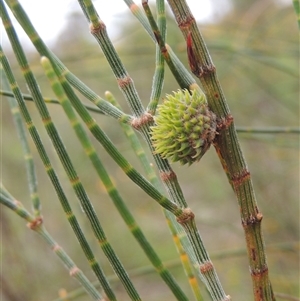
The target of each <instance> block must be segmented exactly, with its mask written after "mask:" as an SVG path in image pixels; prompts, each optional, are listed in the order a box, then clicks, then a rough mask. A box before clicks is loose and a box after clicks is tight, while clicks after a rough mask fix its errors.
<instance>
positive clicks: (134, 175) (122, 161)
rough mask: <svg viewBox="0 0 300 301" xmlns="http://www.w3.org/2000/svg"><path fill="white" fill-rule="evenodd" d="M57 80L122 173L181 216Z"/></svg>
mask: <svg viewBox="0 0 300 301" xmlns="http://www.w3.org/2000/svg"><path fill="white" fill-rule="evenodd" d="M59 80H60V83H61V84H62V86H63V87H64V90H65V93H66V95H67V96H68V98H69V100H70V101H71V103H72V106H73V107H74V108H75V110H76V111H77V113H78V114H79V116H80V117H81V119H82V120H83V121H84V123H85V124H86V125H87V127H88V128H89V130H90V131H91V133H92V134H93V135H94V137H95V138H96V139H97V140H98V141H99V142H100V143H101V145H102V146H103V147H104V149H105V150H106V151H107V153H108V154H109V155H110V156H111V157H112V158H113V159H114V160H115V162H116V163H117V164H118V165H119V166H120V168H121V169H122V170H123V171H124V173H125V174H126V175H127V176H128V177H129V178H130V179H131V180H132V181H133V182H134V183H136V184H137V185H138V186H139V187H140V188H142V189H143V190H144V191H145V192H146V193H147V194H148V195H149V196H150V197H152V198H153V199H154V200H156V201H157V202H158V203H159V204H160V205H161V206H162V207H164V208H165V209H167V210H169V211H171V212H172V213H173V214H174V215H175V216H181V215H182V214H184V213H183V210H182V209H181V208H180V207H179V206H178V205H176V204H175V203H173V202H172V201H170V200H169V199H168V198H167V197H165V196H164V195H162V194H161V193H160V192H159V191H158V190H157V189H156V188H155V187H154V186H153V185H152V184H151V183H149V182H148V181H147V180H146V179H145V178H144V177H143V176H142V175H141V174H140V173H139V172H138V171H137V170H136V169H134V168H133V166H132V165H131V164H130V163H129V162H128V161H127V160H126V158H125V157H124V156H123V155H122V154H121V153H120V152H119V151H118V149H117V148H116V147H115V145H114V144H113V143H112V142H111V141H110V139H109V138H108V137H107V135H106V134H105V133H104V132H103V131H102V129H101V128H100V127H99V125H98V124H97V123H96V122H95V121H94V119H93V118H92V116H91V115H90V114H89V112H88V111H87V109H86V108H85V107H84V106H83V105H82V103H81V102H80V100H79V98H78V97H77V96H76V94H75V93H74V91H73V90H72V88H71V86H70V84H69V83H68V82H67V80H66V79H65V78H64V77H63V75H62V74H59Z"/></svg>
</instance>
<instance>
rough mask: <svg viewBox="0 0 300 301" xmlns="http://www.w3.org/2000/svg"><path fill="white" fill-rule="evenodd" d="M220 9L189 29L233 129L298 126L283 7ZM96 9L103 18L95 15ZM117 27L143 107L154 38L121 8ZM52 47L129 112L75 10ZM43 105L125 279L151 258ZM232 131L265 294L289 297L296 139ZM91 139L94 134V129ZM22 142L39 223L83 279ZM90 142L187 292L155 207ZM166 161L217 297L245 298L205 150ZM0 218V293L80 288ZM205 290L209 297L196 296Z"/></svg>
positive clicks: (6, 134) (234, 222) (146, 294)
mask: <svg viewBox="0 0 300 301" xmlns="http://www.w3.org/2000/svg"><path fill="white" fill-rule="evenodd" d="M215 5H216V6H217V5H220V3H219V2H216V3H215ZM230 5H231V6H230V9H228V13H227V14H225V15H222V14H220V13H217V10H216V13H215V15H214V17H213V19H212V21H211V22H208V23H201V24H199V28H200V30H201V31H202V33H203V36H204V38H205V41H206V43H207V46H208V48H209V50H210V52H211V56H212V59H213V61H214V64H215V66H216V67H217V72H218V75H219V80H220V82H221V84H222V87H223V89H224V92H225V95H226V98H227V100H228V103H229V106H230V109H231V111H232V114H233V116H234V118H235V122H236V126H249V127H269V126H283V127H286V126H299V98H298V92H299V82H298V71H299V70H298V37H299V32H298V28H297V21H296V15H295V12H294V11H293V7H292V6H291V5H281V4H280V3H279V2H277V1H262V0H258V1H251V3H249V1H231V2H230ZM199 9H201V4H200V3H199ZM99 13H100V16H101V11H100V12H99ZM115 26H116V28H118V30H120V33H119V35H118V37H117V38H115V39H114V45H115V47H116V49H117V51H118V53H119V55H120V57H121V59H122V61H123V63H124V65H125V67H126V68H127V70H128V72H129V74H130V76H131V77H132V78H133V80H134V83H135V86H136V88H137V90H138V92H139V94H140V97H141V99H142V100H143V103H144V105H145V106H146V105H147V103H148V101H149V96H150V93H151V85H152V77H153V72H154V68H155V45H154V44H153V42H152V41H151V40H150V38H149V37H148V36H147V34H146V33H145V31H144V30H143V29H142V27H141V26H140V25H139V23H138V22H137V21H136V20H135V18H134V17H133V16H132V15H131V14H130V12H128V13H127V14H125V15H124V16H123V15H122V18H120V20H119V21H117V22H116V23H115ZM167 26H168V34H167V43H168V44H169V45H170V46H171V47H172V48H173V50H174V51H175V52H176V54H177V55H178V56H179V57H180V58H181V59H182V62H183V63H184V64H185V65H186V66H188V64H187V58H186V47H185V42H184V39H183V37H182V35H181V33H180V31H179V30H178V28H177V26H176V24H175V22H174V20H173V18H172V17H171V15H170V14H169V16H168V25H167ZM70 29H71V30H70ZM1 30H3V29H1ZM4 46H5V47H4V48H5V50H6V53H7V54H8V56H9V58H10V63H11V65H12V67H13V70H14V71H15V75H16V77H17V79H18V83H19V85H20V87H21V88H22V91H23V92H24V93H28V92H27V89H26V86H25V83H24V80H23V78H22V76H21V75H20V71H19V68H18V66H17V64H16V61H15V58H14V57H13V54H12V53H11V50H10V49H9V47H8V45H4ZM51 49H52V50H53V51H54V52H55V53H56V54H57V55H58V56H59V58H60V59H61V60H62V61H63V62H64V63H65V64H66V66H67V67H68V68H69V69H70V70H71V71H72V72H73V73H75V74H76V75H77V76H78V77H79V78H80V79H82V80H83V81H84V82H85V83H86V84H87V85H88V86H90V87H91V88H92V89H94V91H95V92H97V93H98V94H99V95H100V96H102V97H103V95H104V93H105V91H107V90H109V91H111V92H112V93H113V94H114V95H115V96H116V98H117V100H118V101H119V102H120V103H121V104H122V106H123V108H124V110H125V111H126V112H128V113H129V109H128V107H127V105H126V103H125V100H124V98H123V96H122V94H121V92H120V91H119V89H118V87H117V84H116V81H115V78H114V76H113V74H112V72H111V71H110V69H109V66H108V64H107V62H106V61H105V58H104V56H103V54H102V53H101V50H100V49H99V47H98V46H97V45H96V43H95V42H94V41H93V39H92V37H91V36H90V35H89V33H88V27H87V23H86V21H85V19H84V17H83V16H82V15H81V13H80V12H79V11H78V10H77V9H74V11H70V12H69V20H68V24H67V27H65V29H64V30H62V32H61V33H59V35H58V37H57V41H56V42H55V43H53V45H52V46H51ZM28 57H29V61H30V63H31V67H32V68H33V71H34V74H35V76H36V78H37V79H38V80H39V84H40V87H41V90H42V92H43V94H44V96H47V97H54V95H53V93H52V91H51V89H50V87H49V85H48V81H47V79H46V78H45V76H44V73H43V71H42V69H41V67H40V64H39V57H38V55H37V53H36V52H34V51H33V50H28ZM166 69H167V67H166ZM177 89H178V85H177V83H176V82H175V80H174V79H173V78H172V75H171V73H170V72H169V71H168V70H166V74H165V85H164V93H171V92H172V91H175V90H177ZM1 98H2V99H1V107H0V109H1V179H2V181H3V184H4V185H5V186H6V188H7V189H8V190H9V191H10V192H11V193H12V194H13V195H14V196H15V197H16V198H17V199H18V200H20V201H21V202H22V203H23V204H24V205H25V207H26V208H27V209H29V208H30V207H31V204H30V197H29V193H28V189H27V182H26V174H25V168H24V161H23V157H22V152H21V147H20V142H19V140H18V136H17V134H16V130H15V127H14V124H13V121H12V116H11V114H10V110H9V106H8V103H7V101H6V99H5V97H1ZM84 101H86V100H84ZM27 104H28V108H29V110H30V112H31V113H32V118H33V119H34V121H35V122H36V125H37V127H38V129H39V132H40V134H41V136H42V138H43V142H44V143H45V146H46V148H47V150H48V152H49V154H50V156H51V159H52V162H53V165H54V167H55V169H56V171H57V173H58V175H59V177H60V179H61V182H62V185H63V187H64V188H65V192H66V194H67V196H68V197H69V200H70V202H71V204H72V205H73V209H74V211H75V212H76V213H77V217H78V218H79V220H80V222H81V225H82V227H83V228H84V230H85V233H86V236H87V238H88V240H89V242H90V243H91V245H92V247H93V250H94V251H95V254H96V255H97V258H98V259H99V260H100V261H101V264H102V266H103V269H104V271H105V272H106V273H107V274H109V275H111V274H113V272H112V270H111V268H110V266H109V263H108V262H107V260H106V259H105V257H104V256H103V254H102V252H101V250H100V248H99V247H98V245H97V242H96V240H95V239H94V237H93V234H92V232H91V230H90V227H89V222H88V220H87V219H86V217H85V215H84V213H83V212H82V211H81V209H80V206H79V203H78V201H77V200H76V197H75V195H74V193H73V191H72V188H71V187H70V185H69V183H68V181H67V177H66V175H65V174H64V171H63V169H62V167H61V165H60V162H59V160H58V158H57V156H56V155H55V152H54V149H53V148H52V146H51V143H50V141H49V139H48V137H47V135H46V133H45V130H44V129H43V127H42V125H41V122H40V120H39V116H38V114H37V112H36V109H35V107H34V104H33V103H31V102H28V103H27ZM48 107H49V110H50V113H51V114H52V117H53V120H54V122H55V124H56V126H57V127H58V129H59V130H60V134H61V136H62V138H63V140H64V142H65V146H66V148H67V150H68V151H69V153H70V156H71V158H72V160H73V163H74V165H75V167H76V168H77V171H78V173H79V175H80V177H81V180H82V182H83V184H84V186H85V188H86V190H87V192H88V194H89V196H90V198H91V199H92V201H93V204H94V207H95V209H96V211H97V213H98V215H99V218H100V221H101V223H102V225H103V227H104V230H105V231H106V233H107V237H108V239H109V241H110V242H111V244H112V246H113V247H114V248H115V250H116V252H117V254H118V256H119V257H120V259H121V261H122V263H123V264H124V265H125V267H126V268H127V269H128V272H129V274H130V275H131V271H134V270H135V269H138V268H140V267H147V266H149V261H148V260H147V259H146V257H145V255H144V254H143V252H142V251H141V250H140V248H139V246H138V244H137V243H136V242H135V240H134V239H133V237H132V235H131V234H130V233H129V231H128V230H127V228H126V226H125V224H124V222H123V221H122V220H121V218H120V216H119V214H118V213H117V212H116V210H115V209H114V206H113V205H112V203H111V201H110V199H109V198H108V197H107V194H106V192H105V191H104V189H103V186H102V184H101V183H100V181H99V180H98V178H97V176H96V173H95V172H94V170H93V168H92V166H91V164H90V162H89V160H88V159H87V158H86V156H85V153H84V151H83V150H82V148H81V146H80V144H79V143H78V141H77V139H76V136H75V134H74V133H73V131H72V129H71V128H70V125H69V122H68V120H67V119H66V118H65V116H64V113H63V112H62V110H61V108H60V107H59V106H58V105H49V106H48ZM93 116H94V118H95V119H96V120H97V122H98V123H99V124H100V125H101V126H102V128H103V129H104V130H105V131H106V133H107V134H108V135H109V137H110V138H111V139H112V140H113V141H114V143H115V144H116V146H117V147H118V148H119V149H120V150H121V152H122V154H123V155H124V156H125V157H126V158H128V160H129V161H130V162H131V163H132V164H133V165H134V166H135V167H136V168H137V169H138V170H139V171H141V170H142V169H141V167H140V166H139V164H138V162H137V160H136V158H135V155H134V154H133V152H132V150H131V149H130V147H129V143H128V142H127V141H126V139H125V137H124V135H123V133H122V131H121V129H120V127H119V124H118V123H117V122H115V120H113V119H111V118H109V117H105V116H102V115H97V114H93ZM239 137H240V142H241V144H242V149H243V151H244V154H245V157H246V160H247V163H248V166H249V169H250V171H251V174H252V178H253V182H254V188H255V190H256V195H257V199H258V205H259V207H260V210H261V211H262V213H263V215H264V218H263V224H262V227H263V233H264V238H265V242H266V250H267V258H268V264H269V271H270V278H271V281H272V284H273V288H274V291H275V292H279V293H282V294H289V295H292V296H294V297H299V135H297V134H290V133H283V134H253V133H252V134H251V133H240V134H239ZM91 139H92V140H93V141H95V140H94V139H93V137H91ZM29 141H30V143H31V146H32V152H33V155H34V161H35V163H36V168H37V174H38V179H39V193H40V197H41V200H42V215H43V217H44V222H45V225H46V227H47V228H48V230H49V232H50V233H51V234H52V235H53V237H54V238H55V239H56V240H57V242H58V243H59V244H60V245H61V246H62V247H63V248H64V249H65V250H66V251H67V253H68V254H69V255H70V256H71V258H72V259H74V261H75V262H76V263H77V265H78V266H79V267H80V268H81V269H82V270H83V271H84V272H85V273H86V274H87V276H88V277H89V278H90V279H92V280H93V279H95V277H94V275H93V273H92V272H91V270H90V268H89V266H88V264H87V261H86V259H85V257H84V256H83V253H82V251H81V249H80V247H79V245H78V243H77V241H76V240H75V238H74V235H73V233H72V231H71V228H70V227H69V224H68V222H67V220H66V218H65V216H64V213H63V212H62V209H61V206H60V204H59V202H58V200H57V198H56V195H55V192H54V190H53V188H52V186H51V184H50V181H49V180H48V178H47V175H46V173H45V171H44V168H43V166H42V164H41V160H40V159H39V157H38V154H37V151H36V150H35V148H34V145H33V143H32V142H31V140H30V139H29ZM142 143H143V141H142ZM95 145H96V148H97V151H98V153H99V155H100V156H101V158H102V160H103V162H105V165H106V167H107V169H108V170H109V171H110V173H111V176H112V177H113V179H114V181H115V183H116V185H117V187H118V189H119V191H120V192H121V194H122V196H123V197H124V199H125V200H126V203H127V205H128V206H129V208H130V209H131V210H132V213H133V214H134V216H135V218H136V219H137V221H138V223H139V224H140V225H141V227H142V229H143V230H144V232H145V234H146V236H147V237H148V238H149V240H150V242H151V243H152V244H153V246H154V247H155V249H156V250H157V252H158V253H159V255H160V256H161V258H162V259H163V260H164V261H165V262H166V264H168V263H169V264H170V269H171V272H172V273H173V274H174V275H175V277H176V279H178V281H179V283H180V285H181V286H182V287H183V289H184V290H185V292H186V294H187V295H188V296H189V297H190V298H191V299H193V297H192V293H191V291H190V289H189V285H188V282H187V279H186V278H185V276H184V272H183V270H182V269H181V265H180V262H179V260H178V255H177V252H176V250H175V247H174V244H173V241H172V238H171V236H170V234H169V230H168V228H167V225H166V222H165V220H164V217H163V214H162V212H161V208H160V207H159V206H158V205H157V204H156V203H155V202H154V201H152V200H151V199H150V198H149V197H148V196H147V195H146V194H145V193H144V192H143V191H141V190H140V189H139V188H138V187H137V186H135V185H134V184H133V183H132V182H131V181H130V180H129V179H128V178H127V177H126V176H125V175H124V174H123V172H122V171H121V170H120V169H119V168H118V166H117V165H116V164H115V163H114V162H113V161H112V160H111V159H110V157H109V155H108V154H106V153H105V152H104V150H103V149H102V148H101V146H99V145H98V144H97V143H95ZM149 156H150V154H149ZM173 168H174V170H175V171H176V172H177V175H178V179H179V182H180V183H181V186H182V189H183V192H184V194H185V196H186V199H187V201H188V204H189V207H191V208H192V210H193V211H194V213H195V214H196V222H197V225H198V228H199V229H200V232H201V236H202V239H203V241H204V243H205V246H206V248H207V250H208V252H209V253H210V255H211V258H212V260H213V263H214V265H215V267H216V269H217V272H218V274H219V276H220V278H221V282H222V283H223V286H224V288H225V291H226V293H227V294H230V295H231V297H232V300H252V299H253V297H252V287H251V279H250V274H249V268H248V260H247V255H246V247H245V241H244V234H243V229H242V226H241V223H240V215H239V208H238V205H237V201H236V199H235V196H234V194H233V192H232V190H231V187H230V185H229V184H228V181H227V178H226V176H225V174H224V172H223V170H222V167H221V165H220V163H219V159H218V157H217V155H216V153H215V151H214V149H213V147H212V148H211V149H210V151H209V152H208V153H207V154H206V155H205V156H204V158H203V159H202V160H201V162H199V163H197V164H194V165H193V166H191V167H186V166H179V165H176V164H175V165H173ZM0 225H1V232H0V233H1V248H0V251H1V261H0V263H1V268H0V277H1V278H0V283H2V293H1V297H2V299H1V301H9V300H14V301H21V300H22V301H24V300H28V301H29V300H30V301H34V300H39V301H46V300H54V299H55V298H57V296H58V291H59V289H61V288H63V289H65V290H67V291H68V292H69V291H72V290H74V289H76V288H78V284H77V282H76V281H75V280H73V279H72V278H71V277H69V275H68V272H67V271H66V270H65V268H64V267H63V266H62V264H61V262H60V261H59V260H58V259H57V258H56V256H55V255H54V254H53V252H52V251H51V250H50V249H49V248H48V246H47V245H46V244H45V243H44V242H43V241H42V240H41V239H40V238H39V237H38V236H37V235H36V234H35V233H34V232H32V231H28V229H27V228H26V224H25V223H24V220H22V219H21V218H19V217H18V216H17V215H16V214H14V213H13V212H11V211H10V210H9V209H7V208H4V207H3V206H0ZM132 274H133V272H132ZM132 280H133V282H134V284H135V285H136V287H137V290H138V291H139V292H140V294H141V297H142V298H143V299H144V300H150V301H152V300H156V301H163V300H174V297H173V295H172V294H171V293H170V291H169V290H168V288H167V287H166V285H165V284H164V283H163V282H162V281H161V280H160V277H159V276H158V275H157V274H156V273H155V272H150V273H144V274H141V275H139V276H133V277H132ZM113 286H114V288H115V291H116V294H117V296H118V297H119V299H120V300H129V299H128V297H127V296H126V294H125V293H124V290H123V288H122V286H121V284H120V283H118V282H113ZM201 286H202V285H201ZM203 290H204V289H203ZM203 295H204V296H207V295H206V293H205V292H204V293H203ZM77 300H89V297H87V296H86V295H83V296H82V297H80V298H77ZM206 300H208V299H206ZM278 300H280V298H278Z"/></svg>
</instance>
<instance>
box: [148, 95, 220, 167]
mask: <svg viewBox="0 0 300 301" xmlns="http://www.w3.org/2000/svg"><path fill="white" fill-rule="evenodd" d="M155 121H156V125H155V126H153V127H152V128H151V129H152V138H151V139H152V143H153V147H154V149H155V152H156V153H157V154H160V155H161V156H162V157H163V158H166V159H170V160H171V161H172V162H177V161H179V162H180V163H181V164H189V165H190V164H192V163H194V162H196V161H199V160H200V158H201V157H202V156H203V155H204V153H205V152H206V151H207V150H208V149H209V147H210V145H211V143H212V141H213V140H214V138H215V135H216V126H217V124H216V115H215V114H214V113H213V112H212V111H210V110H209V108H208V106H207V102H206V98H205V95H204V94H203V93H202V94H200V92H199V91H197V90H193V91H192V92H191V94H190V92H189V91H188V90H178V91H177V92H174V94H173V95H167V96H166V99H165V100H164V102H163V104H161V105H160V106H158V110H157V116H156V117H155Z"/></svg>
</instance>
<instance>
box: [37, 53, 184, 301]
mask: <svg viewBox="0 0 300 301" xmlns="http://www.w3.org/2000/svg"><path fill="white" fill-rule="evenodd" d="M42 64H43V67H44V69H45V71H46V75H47V77H48V78H49V80H50V83H51V86H52V89H53V91H54V92H55V94H56V96H57V98H58V99H59V102H60V103H61V105H62V107H63V109H64V111H65V113H66V115H67V116H68V119H69V121H70V123H71V125H72V126H73V128H74V131H75V132H76V135H77V137H78V139H79V140H80V142H81V144H82V146H83V148H84V149H85V152H86V154H87V155H88V156H89V158H90V160H91V162H92V164H93V166H94V168H95V170H96V171H97V174H98V176H99V177H100V179H101V181H102V183H103V185H104V186H105V188H106V191H107V193H108V194H109V196H110V198H111V199H112V201H113V203H114V205H115V206H116V208H117V210H118V211H119V213H120V215H121V216H122V218H123V220H124V222H125V223H126V225H127V226H128V228H129V230H130V232H131V233H132V234H133V236H134V237H135V238H136V240H137V241H138V243H139V244H140V246H141V247H142V249H143V250H144V252H145V254H146V256H147V257H148V259H149V260H150V262H151V263H152V264H153V266H154V267H155V269H156V270H157V272H158V273H159V275H160V276H161V277H162V279H163V280H164V281H165V283H166V284H167V285H168V286H169V288H170V289H171V291H172V292H173V293H174V295H175V297H177V300H181V301H187V300H188V299H187V297H186V296H185V295H184V293H183V292H182V290H181V289H180V287H179V286H178V284H177V283H176V281H175V279H174V278H173V277H172V275H171V274H170V272H169V271H168V270H167V269H166V268H165V267H164V265H163V263H162V261H161V260H160V258H159V257H158V255H157V254H156V252H155V250H154V249H153V248H152V246H151V245H150V243H149V242H148V240H147V239H146V237H145V235H144V234H143V232H142V230H141V228H140V227H139V225H138V224H137V222H136V221H135V219H134V217H133V216H132V214H131V213H130V211H129V209H128V208H127V206H126V204H125V202H124V201H123V199H122V197H121V195H120V194H119V192H118V190H117V188H116V186H115V185H114V184H113V181H112V180H111V178H110V176H109V174H108V172H107V171H106V169H105V167H104V165H103V164H102V162H101V160H100V158H99V156H98V155H97V152H96V150H95V148H94V147H93V145H92V143H91V141H90V139H89V137H88V135H87V134H86V132H85V130H84V128H83V126H82V125H81V123H80V121H79V119H78V118H77V116H76V114H75V112H74V110H73V108H72V106H71V103H70V101H69V100H68V98H67V96H66V94H65V93H64V90H63V87H62V86H61V85H60V83H59V81H58V79H57V77H56V74H55V73H54V70H53V68H52V66H51V64H50V61H49V60H48V59H46V58H45V57H44V58H43V59H42ZM122 125H123V126H124V127H129V125H126V124H123V123H122ZM129 128H130V127H129Z"/></svg>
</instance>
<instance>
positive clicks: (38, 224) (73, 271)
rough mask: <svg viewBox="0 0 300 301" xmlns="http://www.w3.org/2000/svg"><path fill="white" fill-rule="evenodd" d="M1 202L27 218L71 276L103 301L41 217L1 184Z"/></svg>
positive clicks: (93, 297)
mask: <svg viewBox="0 0 300 301" xmlns="http://www.w3.org/2000/svg"><path fill="white" fill-rule="evenodd" d="M0 203H1V204H3V205H4V206H6V207H8V208H9V209H11V210H12V211H14V212H15V213H16V214H18V215H19V216H20V217H22V218H23V219H25V220H26V221H27V222H28V224H27V226H28V227H29V228H30V229H31V230H33V231H35V232H36V233H38V234H39V235H40V236H41V237H42V238H43V239H44V241H46V243H47V244H48V245H49V247H50V248H51V250H53V252H54V253H55V254H56V255H57V256H58V257H59V258H60V260H61V261H62V262H63V264H64V265H65V267H66V268H67V269H68V271H69V273H70V276H72V277H74V278H75V279H76V280H77V281H78V282H79V283H80V284H81V285H82V287H83V288H84V289H85V291H86V292H87V293H88V294H89V295H90V296H91V298H92V299H93V300H96V301H103V300H104V299H103V297H102V296H101V294H100V293H99V292H98V291H97V290H96V288H95V287H94V285H93V284H92V283H91V282H90V281H89V280H88V278H87V277H86V276H85V275H84V273H83V272H82V271H81V270H80V269H79V268H78V267H77V266H76V264H75V263H74V261H73V260H72V259H71V258H70V257H69V256H68V254H67V253H66V252H65V251H64V249H63V248H62V247H61V246H60V245H58V244H57V242H56V241H55V240H54V239H53V238H52V236H51V235H50V234H49V233H48V231H47V230H46V228H45V226H44V224H43V220H42V218H41V217H35V216H33V215H31V214H30V213H29V212H28V211H27V210H26V209H25V208H24V206H23V204H22V203H21V202H19V201H17V200H16V199H14V198H13V197H12V196H11V195H10V194H9V193H8V192H7V191H6V190H5V188H4V187H3V186H2V184H0Z"/></svg>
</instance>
